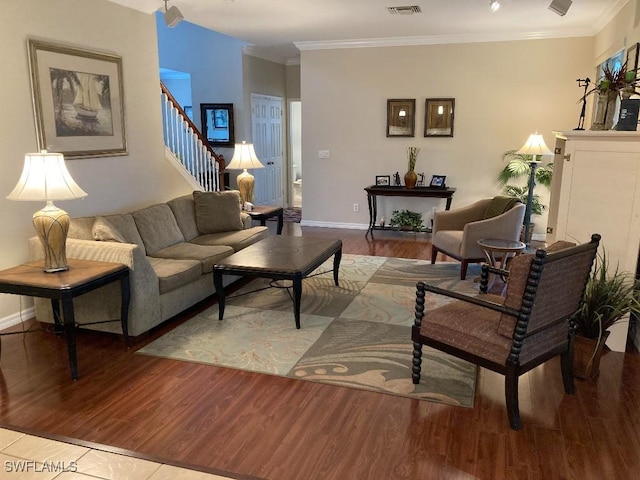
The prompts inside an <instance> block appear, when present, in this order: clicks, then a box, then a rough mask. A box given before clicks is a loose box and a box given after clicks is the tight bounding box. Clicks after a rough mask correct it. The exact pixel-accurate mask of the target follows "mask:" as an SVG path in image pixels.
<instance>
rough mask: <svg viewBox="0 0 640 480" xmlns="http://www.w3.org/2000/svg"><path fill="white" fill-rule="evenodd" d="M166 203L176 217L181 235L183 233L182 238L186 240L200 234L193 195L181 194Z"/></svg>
mask: <svg viewBox="0 0 640 480" xmlns="http://www.w3.org/2000/svg"><path fill="white" fill-rule="evenodd" d="M167 203H168V204H169V207H170V208H171V211H172V212H173V215H174V216H175V217H176V222H177V223H178V227H180V230H181V231H182V235H184V239H185V240H186V241H187V242H188V241H189V240H191V239H193V238H196V237H197V236H198V235H200V232H198V225H197V224H196V207H195V203H194V201H193V195H191V194H190V195H183V196H182V197H177V198H174V199H173V200H169V201H168V202H167Z"/></svg>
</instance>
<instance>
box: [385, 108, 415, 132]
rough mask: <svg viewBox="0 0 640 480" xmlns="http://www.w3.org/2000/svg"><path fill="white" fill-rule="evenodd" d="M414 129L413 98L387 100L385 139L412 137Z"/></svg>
mask: <svg viewBox="0 0 640 480" xmlns="http://www.w3.org/2000/svg"><path fill="white" fill-rule="evenodd" d="M415 127H416V99H415V98H404V99H391V100H387V137H413V136H414V135H415Z"/></svg>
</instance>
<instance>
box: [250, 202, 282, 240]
mask: <svg viewBox="0 0 640 480" xmlns="http://www.w3.org/2000/svg"><path fill="white" fill-rule="evenodd" d="M243 212H244V213H246V214H248V215H249V216H250V217H251V218H252V219H254V220H260V225H262V226H263V227H264V226H265V225H266V221H267V220H268V219H269V218H273V217H278V230H277V233H278V235H281V234H282V227H283V226H284V208H282V207H271V206H269V205H255V206H254V207H253V210H251V211H249V210H243Z"/></svg>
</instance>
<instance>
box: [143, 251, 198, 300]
mask: <svg viewBox="0 0 640 480" xmlns="http://www.w3.org/2000/svg"><path fill="white" fill-rule="evenodd" d="M147 258H148V259H149V262H150V263H151V267H152V268H153V271H154V272H155V273H156V275H157V276H158V284H159V288H160V294H163V293H165V292H170V291H171V290H175V289H176V288H178V287H181V286H183V285H186V284H188V283H191V282H194V281H196V280H198V279H199V278H200V277H201V276H202V266H201V265H200V262H199V261H197V260H169V259H167V258H156V257H147Z"/></svg>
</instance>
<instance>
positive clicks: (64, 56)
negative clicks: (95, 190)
mask: <svg viewBox="0 0 640 480" xmlns="http://www.w3.org/2000/svg"><path fill="white" fill-rule="evenodd" d="M27 48H28V54H29V70H30V74H31V93H32V96H33V108H34V115H35V119H36V134H37V139H38V148H39V149H41V150H44V149H46V150H49V151H53V152H58V153H62V154H64V156H65V157H66V158H91V157H111V156H116V155H127V154H128V152H127V141H126V132H125V122H124V87H123V82H122V57H120V56H118V55H113V54H110V53H103V52H98V51H94V50H88V49H84V48H78V47H72V46H67V45H63V44H58V43H52V42H45V41H41V40H35V39H29V40H28V42H27Z"/></svg>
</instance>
